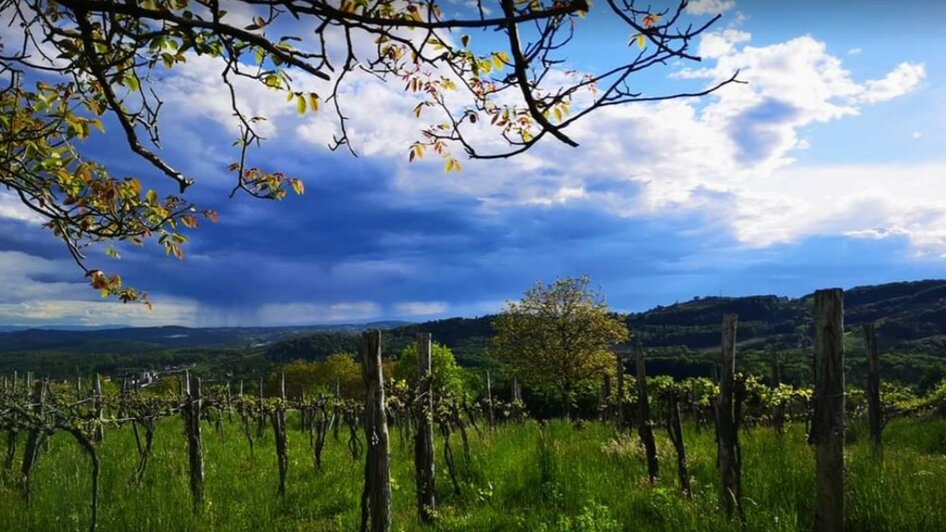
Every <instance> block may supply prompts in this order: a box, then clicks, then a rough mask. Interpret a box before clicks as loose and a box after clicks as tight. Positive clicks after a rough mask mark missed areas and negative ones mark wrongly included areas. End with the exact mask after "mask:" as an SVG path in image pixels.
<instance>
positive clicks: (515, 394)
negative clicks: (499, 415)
mask: <svg viewBox="0 0 946 532" xmlns="http://www.w3.org/2000/svg"><path fill="white" fill-rule="evenodd" d="M512 402H513V403H521V402H522V385H521V384H519V377H518V376H516V375H513V376H512Z"/></svg>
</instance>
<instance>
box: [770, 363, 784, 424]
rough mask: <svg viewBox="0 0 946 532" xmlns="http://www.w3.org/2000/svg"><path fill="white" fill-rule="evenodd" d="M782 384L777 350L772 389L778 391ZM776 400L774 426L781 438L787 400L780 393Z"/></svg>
mask: <svg viewBox="0 0 946 532" xmlns="http://www.w3.org/2000/svg"><path fill="white" fill-rule="evenodd" d="M781 386H782V371H781V368H780V367H779V360H778V351H775V352H774V353H773V355H772V389H773V390H775V391H776V392H778V389H779V388H781ZM775 401H776V402H775V405H774V406H773V407H772V426H773V427H775V434H777V435H778V437H779V438H781V437H782V434H783V433H784V431H785V400H784V399H783V398H782V397H781V396H780V395H778V396H776V398H775Z"/></svg>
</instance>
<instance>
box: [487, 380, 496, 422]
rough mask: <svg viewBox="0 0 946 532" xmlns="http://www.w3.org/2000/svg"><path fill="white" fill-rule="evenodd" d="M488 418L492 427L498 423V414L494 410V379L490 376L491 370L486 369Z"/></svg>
mask: <svg viewBox="0 0 946 532" xmlns="http://www.w3.org/2000/svg"><path fill="white" fill-rule="evenodd" d="M486 419H487V420H488V421H489V425H490V426H491V427H492V426H493V425H494V424H495V423H496V416H495V413H494V412H493V381H492V379H491V378H490V375H489V370H486Z"/></svg>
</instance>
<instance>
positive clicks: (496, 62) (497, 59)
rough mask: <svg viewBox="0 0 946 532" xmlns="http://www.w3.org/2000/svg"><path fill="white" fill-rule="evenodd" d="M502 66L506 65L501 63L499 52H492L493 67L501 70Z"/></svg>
mask: <svg viewBox="0 0 946 532" xmlns="http://www.w3.org/2000/svg"><path fill="white" fill-rule="evenodd" d="M504 66H506V65H505V63H503V58H502V57H499V54H493V68H495V69H496V70H502V69H503V67H504Z"/></svg>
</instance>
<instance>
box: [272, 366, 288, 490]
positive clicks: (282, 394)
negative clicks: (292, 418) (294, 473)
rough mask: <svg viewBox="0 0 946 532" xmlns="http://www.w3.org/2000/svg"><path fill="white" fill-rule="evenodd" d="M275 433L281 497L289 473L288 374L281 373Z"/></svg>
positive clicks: (274, 419) (274, 414)
mask: <svg viewBox="0 0 946 532" xmlns="http://www.w3.org/2000/svg"><path fill="white" fill-rule="evenodd" d="M273 432H274V433H275V434H274V438H275V439H276V463H277V465H278V467H279V490H278V492H277V493H278V494H279V496H280V497H282V496H283V495H285V494H286V473H287V472H288V471H289V455H288V454H287V452H286V372H284V371H281V372H279V401H278V402H277V403H276V408H275V411H274V412H273Z"/></svg>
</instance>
